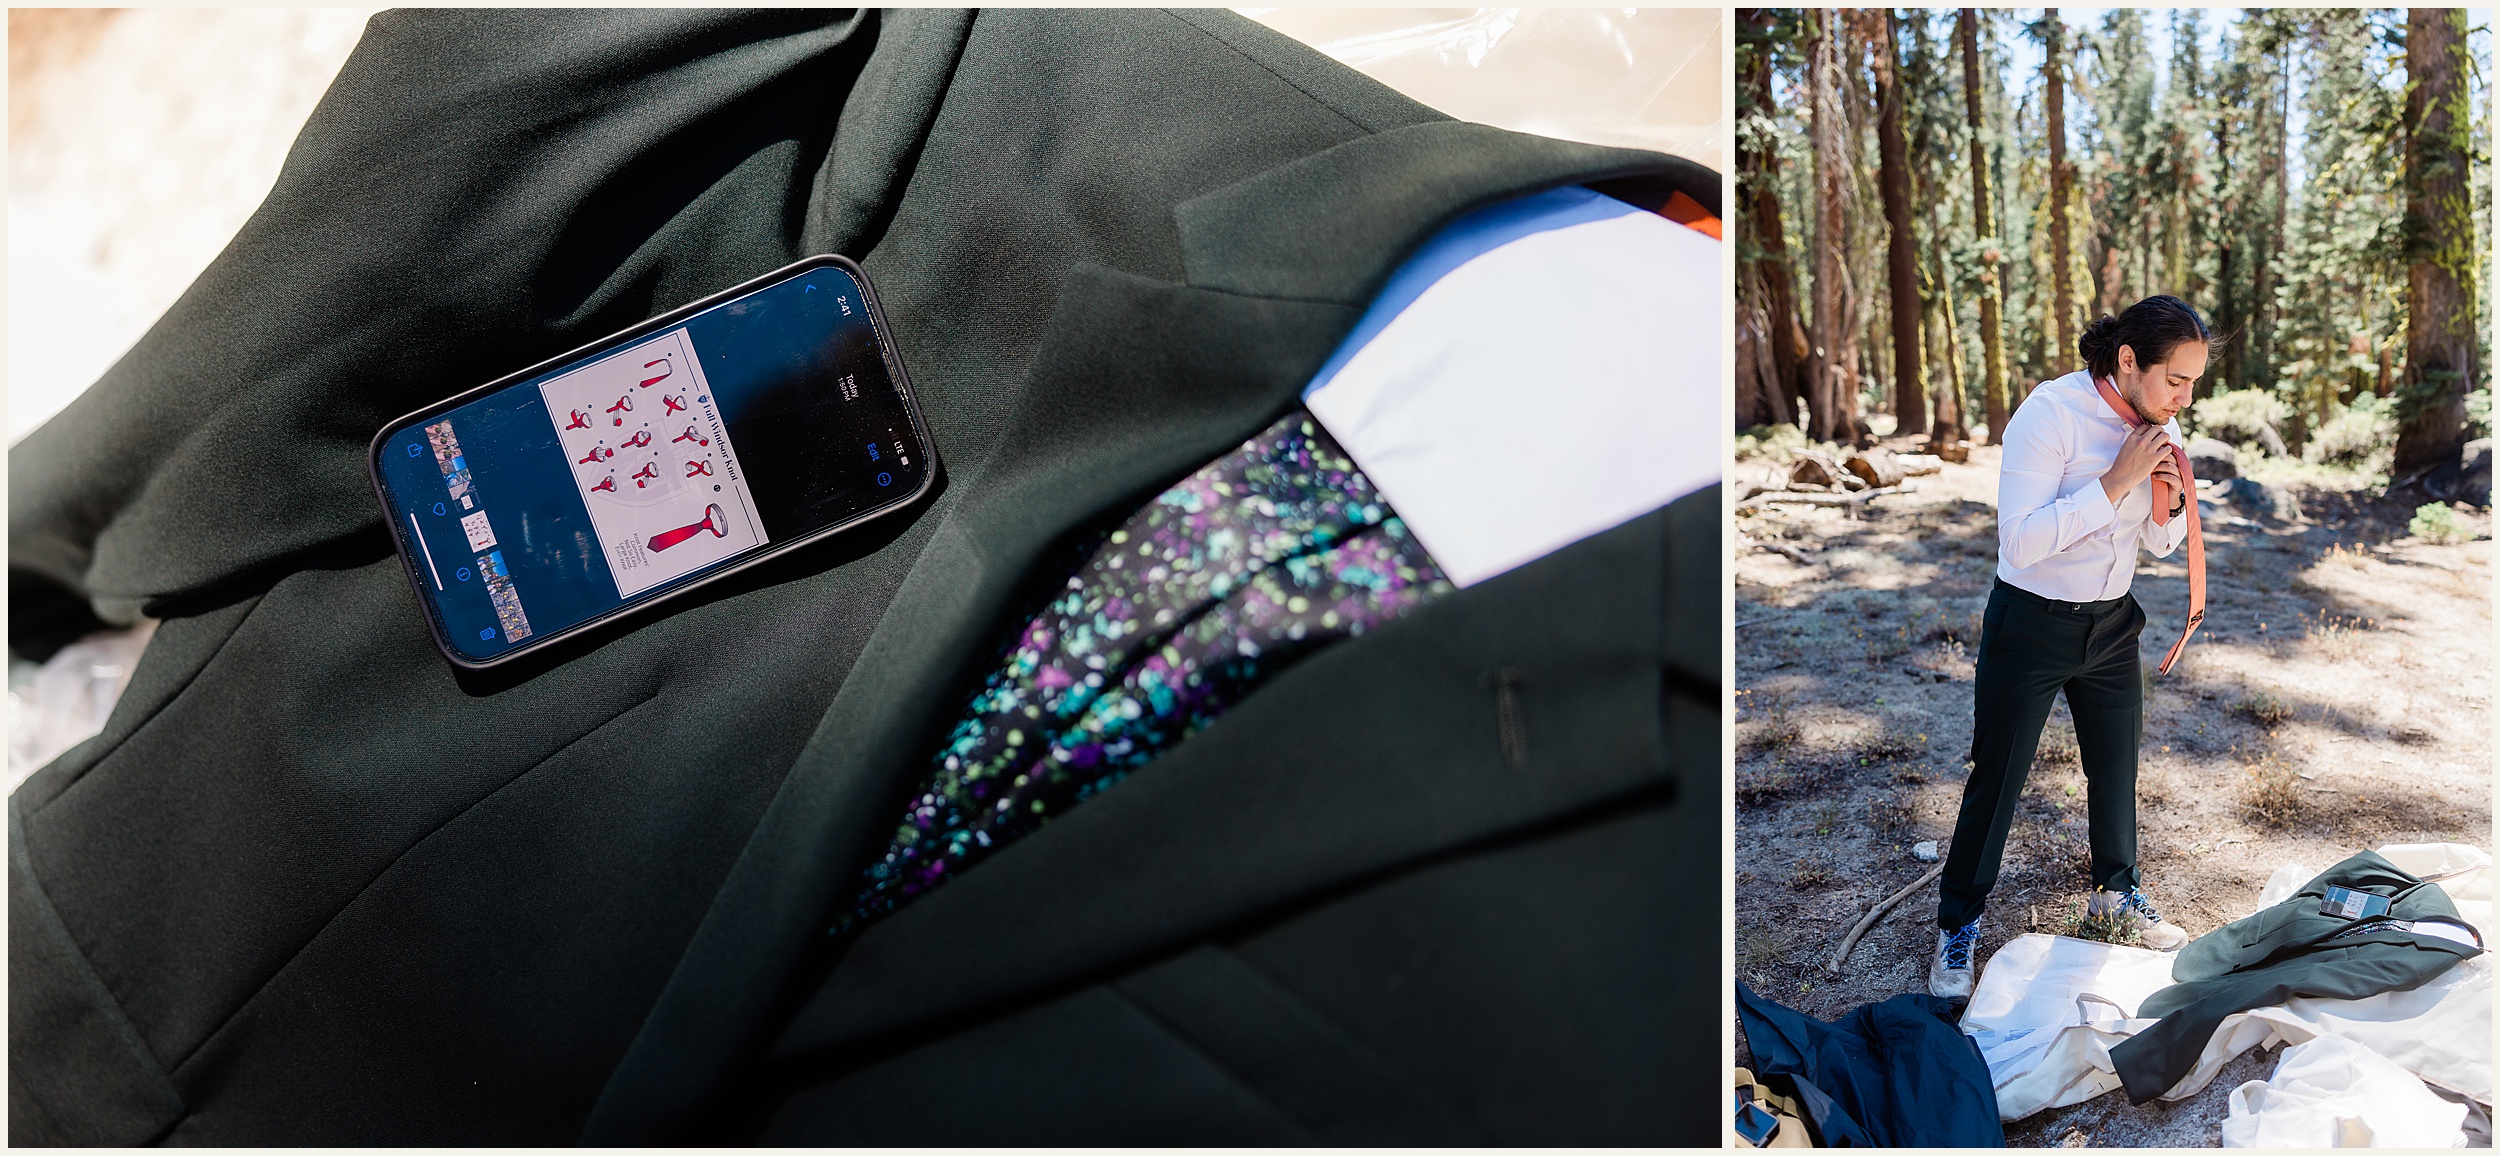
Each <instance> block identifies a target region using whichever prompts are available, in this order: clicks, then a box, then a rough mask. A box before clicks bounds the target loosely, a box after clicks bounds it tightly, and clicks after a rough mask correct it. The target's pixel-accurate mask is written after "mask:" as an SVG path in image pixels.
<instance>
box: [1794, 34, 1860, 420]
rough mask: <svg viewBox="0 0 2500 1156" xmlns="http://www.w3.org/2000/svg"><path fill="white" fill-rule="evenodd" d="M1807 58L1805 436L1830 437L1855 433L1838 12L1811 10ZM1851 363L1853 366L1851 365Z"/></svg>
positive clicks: (1846, 157) (1846, 139)
mask: <svg viewBox="0 0 2500 1156" xmlns="http://www.w3.org/2000/svg"><path fill="white" fill-rule="evenodd" d="M1814 19H1815V22H1816V24H1817V28H1816V30H1815V36H1814V38H1813V41H1812V43H1811V44H1810V45H1809V46H1808V53H1807V57H1806V88H1807V93H1808V97H1807V135H1808V136H1809V137H1810V139H1811V140H1812V141H1813V144H1814V209H1815V212H1814V218H1815V219H1814V318H1813V320H1812V322H1811V324H1812V326H1813V331H1812V334H1811V337H1812V339H1813V342H1814V360H1813V362H1812V366H1811V368H1810V370H1809V373H1810V374H1811V376H1810V378H1809V382H1810V384H1809V388H1808V394H1807V401H1806V404H1807V406H1808V407H1809V408H1810V409H1811V411H1812V413H1811V415H1810V420H1809V423H1808V425H1807V428H1806V436H1807V437H1809V438H1812V439H1813V440H1815V441H1819V442H1820V441H1836V440H1839V439H1840V438H1843V437H1849V436H1852V435H1854V433H1855V432H1856V431H1854V430H1852V429H1850V428H1849V427H1848V426H1846V425H1844V424H1842V423H1841V410H1842V405H1841V402H1842V398H1841V395H1842V393H1843V392H1844V390H1845V389H1847V388H1848V387H1849V385H1850V383H1848V382H1845V381H1843V380H1842V367H1843V358H1844V357H1845V356H1846V355H1847V354H1848V353H1850V352H1853V350H1851V349H1848V348H1845V347H1848V346H1854V345H1855V344H1856V334H1855V333H1854V332H1853V330H1854V329H1855V324H1854V321H1855V319H1854V317H1853V314H1854V312H1855V311H1854V310H1852V309H1850V308H1849V304H1850V302H1849V300H1848V297H1849V293H1848V277H1849V273H1848V265H1849V262H1848V253H1847V250H1846V245H1847V243H1848V216H1849V185H1850V180H1851V170H1850V159H1849V143H1850V141H1849V131H1848V110H1847V109H1846V108H1845V107H1844V106H1843V105H1842V102H1841V97H1840V91H1839V88H1840V84H1841V77H1840V69H1841V60H1842V57H1843V53H1842V51H1841V49H1842V45H1843V43H1844V41H1845V39H1846V37H1847V35H1848V33H1847V32H1846V30H1845V28H1844V25H1843V24H1842V22H1841V19H1840V13H1839V11H1838V10H1837V9H1831V8H1821V9H1816V10H1815V14H1814ZM1851 368H1854V366H1852V367H1851Z"/></svg>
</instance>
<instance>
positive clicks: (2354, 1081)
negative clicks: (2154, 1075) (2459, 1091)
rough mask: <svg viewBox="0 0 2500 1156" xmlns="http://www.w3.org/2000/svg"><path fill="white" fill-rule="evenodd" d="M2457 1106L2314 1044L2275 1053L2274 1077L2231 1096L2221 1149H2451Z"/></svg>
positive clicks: (2324, 1039) (2373, 1055)
mask: <svg viewBox="0 0 2500 1156" xmlns="http://www.w3.org/2000/svg"><path fill="white" fill-rule="evenodd" d="M2464 1124H2465V1105H2463V1104H2460V1103H2457V1102H2455V1101H2453V1100H2443V1099H2441V1098H2439V1097H2438V1096H2437V1095H2435V1094H2433V1093H2432V1092H2431V1090H2430V1089H2429V1088H2425V1087H2423V1086H2422V1081H2421V1080H2419V1079H2417V1078H2415V1076H2414V1075H2413V1073H2411V1072H2408V1071H2406V1070H2404V1069H2403V1068H2401V1067H2398V1066H2396V1064H2395V1062H2394V1061H2391V1060H2389V1059H2388V1058H2387V1057H2385V1056H2382V1055H2380V1054H2378V1053H2377V1052H2374V1051H2371V1050H2370V1049H2368V1048H2366V1047H2363V1046H2361V1045H2360V1044H2357V1043H2354V1042H2352V1041H2350V1040H2344V1039H2338V1038H2336V1037H2334V1036H2319V1037H2318V1038H2316V1039H2313V1040H2310V1041H2308V1042H2307V1043H2301V1044H2294V1045H2292V1046H2291V1047H2288V1048H2285V1049H2283V1060H2282V1062H2281V1063H2279V1064H2277V1065H2275V1069H2274V1076H2273V1078H2271V1079H2267V1080H2251V1081H2249V1082H2247V1083H2245V1084H2242V1085H2240V1086H2239V1087H2237V1088H2233V1089H2232V1090H2231V1114H2230V1116H2229V1117H2227V1118H2225V1119H2224V1120H2223V1122H2222V1146H2223V1147H2225V1148H2451V1147H2455V1146H2456V1145H2457V1143H2458V1142H2459V1140H2460V1139H2461V1138H2462V1137H2463V1127H2464Z"/></svg>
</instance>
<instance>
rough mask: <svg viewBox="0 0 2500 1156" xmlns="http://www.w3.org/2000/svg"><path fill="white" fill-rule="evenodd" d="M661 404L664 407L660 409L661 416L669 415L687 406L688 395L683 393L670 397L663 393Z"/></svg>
mask: <svg viewBox="0 0 2500 1156" xmlns="http://www.w3.org/2000/svg"><path fill="white" fill-rule="evenodd" d="M660 405H661V406H663V407H664V408H662V409H661V410H660V416H661V417H667V416H668V415H670V414H672V413H675V412H677V411H678V410H681V409H684V408H686V395H685V394H682V393H681V394H678V395H677V396H675V397H670V396H669V395H667V394H665V393H664V394H661V395H660Z"/></svg>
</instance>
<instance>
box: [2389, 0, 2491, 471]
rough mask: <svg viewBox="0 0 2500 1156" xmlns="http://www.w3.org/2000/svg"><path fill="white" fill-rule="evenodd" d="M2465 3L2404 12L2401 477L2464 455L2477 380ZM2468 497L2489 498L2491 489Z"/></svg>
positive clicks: (2476, 254) (2477, 257) (2476, 255)
mask: <svg viewBox="0 0 2500 1156" xmlns="http://www.w3.org/2000/svg"><path fill="white" fill-rule="evenodd" d="M2470 67H2471V63H2470V61H2469V60H2468V59H2467V55H2466V47H2465V12H2464V11H2463V10H2462V9H2456V8H2414V9H2410V10H2408V11H2407V13H2406V17H2405V74H2406V75H2405V111H2404V126H2405V219H2404V254H2405V257H2406V259H2407V261H2408V262H2409V264H2410V268H2409V270H2408V272H2409V274H2410V276H2409V284H2408V286H2407V292H2406V299H2405V307H2406V313H2407V314H2408V316H2409V318H2410V321H2411V335H2410V339H2409V341H2408V342H2407V346H2406V349H2405V380H2404V388H2403V391H2402V393H2400V394H2399V395H2398V399H2397V400H2398V403H2399V404H2398V408H2397V417H2398V423H2399V424H2398V426H2397V434H2396V462H2395V469H2396V472H2397V474H2398V475H2399V477H2403V476H2405V475H2410V474H2418V473H2425V472H2429V471H2434V470H2438V469H2440V468H2442V467H2445V466H2448V465H2450V464H2453V463H2454V462H2456V460H2457V451H2458V449H2459V447H2461V446H2462V445H2463V444H2464V442H2465V394H2466V391H2467V390H2470V389H2472V388H2474V385H2475V382H2476V380H2477V379H2478V377H2479V374H2478V370H2479V369H2480V366H2479V365H2478V364H2477V363H2476V360H2475V358H2476V353H2477V341H2476V331H2477V330H2479V329H2481V328H2482V326H2481V324H2480V323H2479V322H2480V318H2478V317H2477V316H2476V315H2475V308H2474V306H2475V300H2476V296H2477V295H2476V292H2475V280H2476V272H2477V268H2478V266H2479V265H2480V263H2481V261H2482V258H2483V254H2482V253H2481V252H2480V250H2478V249H2477V248H2476V247H2475V240H2476V238H2475V236H2474V224H2473V219H2472V217H2473V196H2472V191H2471V189H2470V187H2469V182H2470V168H2471V166H2472V165H2473V163H2474V156H2475V154H2474V136H2473V125H2474V121H2473V108H2472V106H2471V105H2470V104H2469V103H2468V100H2467V96H2466V71H2467V69H2468V68H2470ZM2471 500H2473V501H2476V502H2488V501H2489V500H2490V497H2489V495H2482V494H2477V495H2472V497H2471Z"/></svg>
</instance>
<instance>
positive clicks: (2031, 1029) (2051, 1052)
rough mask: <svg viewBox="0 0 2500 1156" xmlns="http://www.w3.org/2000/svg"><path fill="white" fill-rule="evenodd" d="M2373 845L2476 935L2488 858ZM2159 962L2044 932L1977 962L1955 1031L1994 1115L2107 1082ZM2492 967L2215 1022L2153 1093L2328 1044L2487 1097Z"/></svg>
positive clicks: (2298, 869) (2462, 850)
mask: <svg viewBox="0 0 2500 1156" xmlns="http://www.w3.org/2000/svg"><path fill="white" fill-rule="evenodd" d="M2378 853H2379V855H2380V856H2381V857H2382V858H2385V859H2387V860H2388V862H2390V863H2392V864H2394V865H2395V866H2396V867H2398V868H2400V869H2402V870H2404V871H2406V872H2408V873H2410V874H2412V875H2415V876H2417V877H2420V878H2426V879H2437V880H2438V881H2439V885H2440V887H2441V889H2443V890H2445V891H2447V892H2448V894H2449V897H2450V898H2451V899H2452V900H2454V901H2455V903H2456V905H2457V911H2458V913H2459V914H2460V915H2462V916H2463V917H2464V918H2465V920H2466V921H2467V922H2469V923H2472V924H2474V925H2475V926H2476V927H2477V928H2482V929H2486V930H2487V929H2488V927H2489V925H2490V921H2491V910H2492V907H2491V904H2492V894H2491V892H2492V875H2493V872H2492V871H2491V870H2490V869H2489V868H2490V866H2491V856H2489V855H2488V854H2485V853H2484V852H2483V851H2481V850H2479V849H2477V848H2474V847H2468V846H2464V845H2462V844H2456V843H2412V844H2398V845H2393V846H2387V847H2381V848H2379V849H2378ZM2316 877H2317V871H2316V870H2314V869H2312V868H2309V867H2305V866H2302V865H2299V864H2285V865H2284V866H2283V867H2281V868H2279V869H2277V870H2276V871H2275V873H2274V875H2273V877H2272V878H2270V879H2268V880H2267V882H2266V886H2265V888H2264V889H2263V890H2262V891H2261V892H2260V893H2259V895H2258V899H2257V903H2256V904H2255V905H2254V906H2253V907H2251V908H2250V910H2251V911H2252V912H2253V911H2258V910H2263V909H2264V908H2266V907H2271V906H2273V905H2274V904H2276V903H2280V902H2282V901H2283V900H2285V899H2288V898H2290V897H2291V896H2292V894H2294V893H2295V892H2297V891H2299V889H2300V886H2301V884H2304V883H2307V882H2308V881H2309V880H2311V879H2313V878H2316ZM2171 958H2172V957H2171V956H2169V955H2165V954H2162V953H2159V952H2151V951H2145V950H2143V949H2141V948H2133V947H2119V946H2115V945H2112V944H2105V943H2093V942H2089V941H2086V940H2080V939H2068V938H2064V937H2060V936H2048V935H2024V936H2019V937H2017V938H2016V939H2014V940H2013V941H2012V942H2011V943H2008V944H2006V945H2005V946H2004V947H2003V948H2002V949H2000V950H1999V951H1998V952H1997V954H1996V955H1995V956H1994V957H1992V958H1990V959H1989V960H1988V961H1987V963H1986V965H1985V966H1984V967H1983V968H1982V969H1981V971H1980V977H1979V985H1978V988H1977V990H1975V991H1973V992H1972V993H1971V1003H1970V1007H1969V1009H1968V1010H1966V1011H1965V1012H1964V1014H1963V1017H1962V1030H1963V1031H1964V1032H1966V1033H1968V1034H1969V1035H1970V1036H1971V1037H1972V1038H1973V1040H1974V1041H1975V1042H1977V1043H1978V1044H1979V1049H1980V1054H1981V1055H1982V1056H1983V1057H1984V1058H1985V1059H1986V1060H1987V1062H1988V1072H1989V1075H1990V1077H1991V1079H1992V1081H1993V1082H1994V1083H1995V1084H1996V1089H1997V1108H1998V1114H1999V1115H2000V1116H2002V1117H2003V1118H2005V1119H2007V1120H2019V1119H2021V1118H2023V1117H2025V1116H2028V1115H2031V1114H2032V1113H2034V1112H2039V1111H2043V1110H2045V1109H2048V1108H2059V1107H2065V1106H2067V1105H2069V1104H2079V1103H2082V1102H2083V1101H2085V1100H2088V1099H2091V1098H2092V1097H2094V1096H2097V1095H2100V1094H2102V1093H2104V1092H2107V1091H2109V1090H2110V1089H2112V1088H2116V1087H2117V1086H2118V1083H2119V1081H2118V1075H2117V1072H2116V1071H2115V1070H2114V1068H2113V1066H2112V1064H2111V1063H2110V1059H2109V1049H2110V1048H2112V1047H2115V1046H2117V1044H2118V1043H2120V1042H2121V1041H2123V1040H2125V1039H2127V1038H2128V1037H2129V1036H2132V1035H2134V1034H2135V1033H2137V1032H2140V1031H2143V1030H2144V1029H2145V1028H2148V1027H2150V1026H2152V1025H2153V1023H2154V1022H2155V1021H2153V1020H2150V1019H2136V1018H2132V1017H2133V1016H2134V1014H2135V1012H2136V1011H2137V1009H2138V1008H2140V1007H2141V1006H2142V1004H2143V1001H2144V999H2145V997H2147V996H2150V995H2151V994H2152V993H2153V992H2154V991H2156V990H2159V989H2160V988H2162V987H2166V986H2168V985H2169V983H2170V961H2171ZM2492 970H2493V964H2492V960H2491V957H2490V956H2488V955H2483V956H2477V957H2475V958H2473V959H2470V960H2467V961H2465V962H2464V963H2462V964H2460V965H2458V966H2456V967H2453V968H2450V969H2449V970H2448V971H2446V972H2444V973H2442V974H2441V975H2439V976H2438V977H2436V978H2434V979H2432V980H2431V981H2430V982H2428V983H2425V984H2423V985H2422V986H2421V987H2419V988H2416V989H2414V990H2412V991H2404V992H2382V993H2380V994H2378V995H2374V996H2371V997H2369V998H2367V999H2357V1000H2341V999H2293V1000H2290V1001H2287V1002H2285V1003H2281V1004H2275V1005H2272V1006H2269V1007H2262V1008H2255V1009H2252V1010H2249V1011H2245V1012H2240V1013H2237V1014H2234V1015H2232V1016H2229V1017H2227V1018H2225V1019H2224V1020H2223V1021H2222V1023H2221V1025H2220V1026H2219V1027H2218V1028H2216V1029H2215V1031H2214V1034H2213V1037H2212V1038H2211V1039H2210V1040H2208V1041H2207V1042H2206V1045H2205V1049H2204V1051H2203V1052H2202V1053H2200V1054H2199V1055H2198V1057H2197V1061H2196V1064H2195V1066H2194V1067H2193V1068H2191V1069H2190V1070H2189V1072H2188V1074H2187V1076H2186V1077H2184V1078H2182V1079H2181V1080H2180V1081H2179V1083H2178V1084H2177V1085H2176V1086H2174V1087H2172V1088H2171V1089H2170V1090H2169V1091H2167V1092H2164V1093H2163V1094H2162V1097H2161V1098H2162V1099H2164V1100H2184V1099H2186V1098H2188V1097H2190V1096H2193V1095H2195V1094H2197V1093H2198V1092H2201V1091H2203V1090H2205V1087H2206V1086H2207V1085H2208V1084H2210V1083H2212V1081H2213V1078H2214V1075H2215V1073H2216V1072H2218V1071H2220V1070H2221V1068H2222V1066H2223V1065H2224V1064H2226V1063H2229V1062H2230V1061H2231V1060H2232V1059H2234V1058H2236V1057H2237V1056H2239V1055H2240V1054H2241V1053H2243V1052H2246V1051H2247V1050H2248V1049H2250V1048H2255V1047H2268V1048H2271V1047H2275V1046H2277V1045H2281V1044H2293V1045H2298V1044H2303V1043H2307V1042H2309V1041H2312V1040H2317V1039H2340V1040H2343V1041H2347V1042H2350V1043H2352V1044H2354V1045H2357V1046H2359V1047H2362V1048H2366V1049H2368V1050H2370V1051H2373V1052H2375V1053H2377V1054H2378V1055H2379V1056H2381V1057H2383V1058H2385V1059H2386V1060H2388V1061H2389V1062H2391V1063H2393V1064H2395V1065H2396V1066H2398V1067H2399V1068H2400V1069H2402V1070H2404V1071H2406V1072H2409V1073H2411V1074H2412V1075H2413V1076H2416V1077H2419V1078H2420V1079H2422V1080H2428V1081H2430V1082H2432V1083H2435V1084H2438V1085H2440V1086H2442V1087H2445V1088H2448V1089H2451V1090H2454V1091H2458V1092H2462V1093H2465V1094H2466V1095H2469V1096H2472V1097H2474V1098H2475V1099H2477V1100H2480V1101H2482V1102H2484V1103H2485V1104H2488V1103H2490V1102H2491V1098H2492V1078H2491V1038H2492V1036H2491V1031H2492V1015H2491V1010H2492V1007H2491V1005H2492V1000H2491V989H2492ZM2426 1094H2427V1093H2426Z"/></svg>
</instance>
